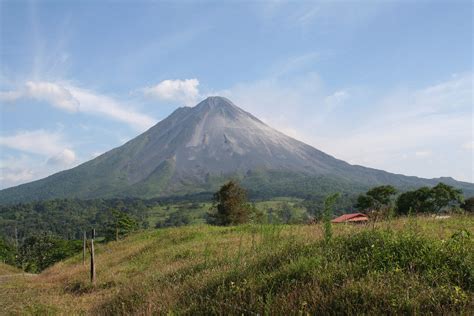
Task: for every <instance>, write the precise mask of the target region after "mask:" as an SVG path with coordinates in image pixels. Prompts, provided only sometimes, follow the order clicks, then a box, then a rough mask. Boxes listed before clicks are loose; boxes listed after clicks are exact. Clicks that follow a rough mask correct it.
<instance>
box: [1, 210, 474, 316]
mask: <svg viewBox="0 0 474 316" xmlns="http://www.w3.org/2000/svg"><path fill="white" fill-rule="evenodd" d="M333 228H334V238H333V239H332V240H331V242H329V243H326V242H324V238H323V232H322V228H321V226H320V225H245V226H237V227H211V226H206V225H194V226H188V227H181V228H168V229H159V230H147V231H143V232H139V233H136V234H134V235H132V236H130V237H128V238H126V239H124V240H122V241H119V242H112V243H109V244H106V245H99V246H98V248H97V255H96V257H97V270H98V271H97V284H96V285H95V286H92V285H91V284H90V282H89V280H88V266H83V265H82V259H81V256H76V257H73V258H70V259H68V260H66V261H64V262H60V263H58V264H56V265H54V266H53V267H51V268H49V269H47V270H46V271H44V272H43V273H41V274H40V275H38V276H30V277H26V276H18V277H13V278H8V279H5V280H2V281H0V310H1V311H4V313H5V314H123V315H125V314H140V315H143V314H162V313H172V314H193V315H194V314H246V315H247V314H248V315H251V314H256V313H258V314H318V315H321V314H359V313H364V314H387V313H392V314H406V313H408V314H426V313H434V314H465V315H469V314H471V315H472V314H473V313H474V303H473V295H474V271H473V270H474V257H473V256H474V255H473V254H474V239H473V236H472V232H473V230H474V217H472V216H460V215H459V216H455V217H451V218H449V219H444V220H437V219H434V218H432V217H417V218H399V219H395V220H392V221H387V222H381V223H377V224H376V225H375V226H374V225H372V224H370V225H355V226H354V225H345V224H340V225H337V226H336V225H334V226H333ZM453 235H454V237H453Z"/></svg>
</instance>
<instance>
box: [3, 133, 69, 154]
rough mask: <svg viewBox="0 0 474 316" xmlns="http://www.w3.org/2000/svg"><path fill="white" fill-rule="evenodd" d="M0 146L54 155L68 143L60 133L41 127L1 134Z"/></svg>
mask: <svg viewBox="0 0 474 316" xmlns="http://www.w3.org/2000/svg"><path fill="white" fill-rule="evenodd" d="M0 146H6V147H9V148H12V149H16V150H20V151H23V152H27V153H33V154H39V155H43V156H52V155H57V154H58V153H60V152H62V151H63V150H64V148H65V147H66V144H65V142H64V140H63V137H62V135H61V134H60V133H57V132H48V131H45V130H42V129H40V130H34V131H19V132H17V133H16V134H14V135H9V136H0Z"/></svg>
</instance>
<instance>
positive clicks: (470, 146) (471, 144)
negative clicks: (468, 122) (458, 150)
mask: <svg viewBox="0 0 474 316" xmlns="http://www.w3.org/2000/svg"><path fill="white" fill-rule="evenodd" d="M461 147H462V148H463V149H466V150H473V149H474V141H472V140H471V141H470V142H466V143H464V144H462V146H461Z"/></svg>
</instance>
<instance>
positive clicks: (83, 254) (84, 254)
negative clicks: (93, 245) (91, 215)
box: [82, 231, 87, 266]
mask: <svg viewBox="0 0 474 316" xmlns="http://www.w3.org/2000/svg"><path fill="white" fill-rule="evenodd" d="M86 246H87V235H86V231H84V234H83V237H82V265H83V266H85V265H86Z"/></svg>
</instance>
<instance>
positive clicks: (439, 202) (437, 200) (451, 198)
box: [430, 182, 464, 213]
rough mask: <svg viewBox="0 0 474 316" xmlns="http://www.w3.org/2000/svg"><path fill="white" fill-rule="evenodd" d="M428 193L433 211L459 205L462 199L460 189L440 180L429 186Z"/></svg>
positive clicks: (436, 211)
mask: <svg viewBox="0 0 474 316" xmlns="http://www.w3.org/2000/svg"><path fill="white" fill-rule="evenodd" d="M430 194H431V199H432V203H433V211H434V212H435V213H438V212H439V211H441V210H442V209H443V208H445V207H448V206H455V205H459V204H461V203H462V202H463V201H464V198H463V195H462V191H461V190H459V189H456V188H454V187H452V186H449V185H447V184H444V183H442V182H440V183H438V184H437V185H436V186H434V187H433V188H431V191H430Z"/></svg>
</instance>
